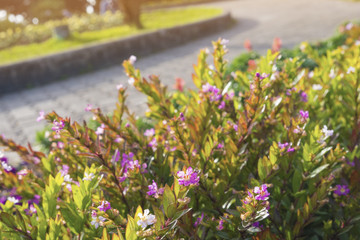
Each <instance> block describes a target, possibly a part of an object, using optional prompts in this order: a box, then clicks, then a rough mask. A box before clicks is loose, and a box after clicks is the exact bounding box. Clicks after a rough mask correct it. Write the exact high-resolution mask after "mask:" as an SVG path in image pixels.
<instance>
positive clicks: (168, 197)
mask: <svg viewBox="0 0 360 240" xmlns="http://www.w3.org/2000/svg"><path fill="white" fill-rule="evenodd" d="M163 206H164V211H165V215H166V216H167V217H168V218H172V217H173V216H174V214H175V212H176V200H175V196H174V193H173V192H172V191H171V189H170V187H169V186H168V185H166V186H165V189H164V194H163Z"/></svg>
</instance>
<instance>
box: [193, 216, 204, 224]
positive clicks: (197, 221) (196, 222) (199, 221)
mask: <svg viewBox="0 0 360 240" xmlns="http://www.w3.org/2000/svg"><path fill="white" fill-rule="evenodd" d="M203 219H204V213H202V214H201V216H200V217H198V218H197V219H196V221H195V223H194V227H197V226H199V225H200V223H201V222H202V220H203Z"/></svg>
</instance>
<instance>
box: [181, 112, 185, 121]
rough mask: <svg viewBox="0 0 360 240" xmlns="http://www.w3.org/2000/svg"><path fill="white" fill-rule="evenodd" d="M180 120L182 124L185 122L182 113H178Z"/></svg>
mask: <svg viewBox="0 0 360 240" xmlns="http://www.w3.org/2000/svg"><path fill="white" fill-rule="evenodd" d="M180 120H181V121H182V122H185V116H184V114H183V113H182V112H181V113H180Z"/></svg>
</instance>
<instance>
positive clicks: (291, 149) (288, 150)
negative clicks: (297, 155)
mask: <svg viewBox="0 0 360 240" xmlns="http://www.w3.org/2000/svg"><path fill="white" fill-rule="evenodd" d="M286 151H287V152H295V148H292V147H289V148H288V149H287V150H286Z"/></svg>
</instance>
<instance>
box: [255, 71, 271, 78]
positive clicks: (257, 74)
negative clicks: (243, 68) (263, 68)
mask: <svg viewBox="0 0 360 240" xmlns="http://www.w3.org/2000/svg"><path fill="white" fill-rule="evenodd" d="M269 75H270V74H266V73H263V74H260V73H258V72H257V73H256V74H255V76H256V77H257V78H260V79H261V80H263V79H265V78H267V77H269Z"/></svg>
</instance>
